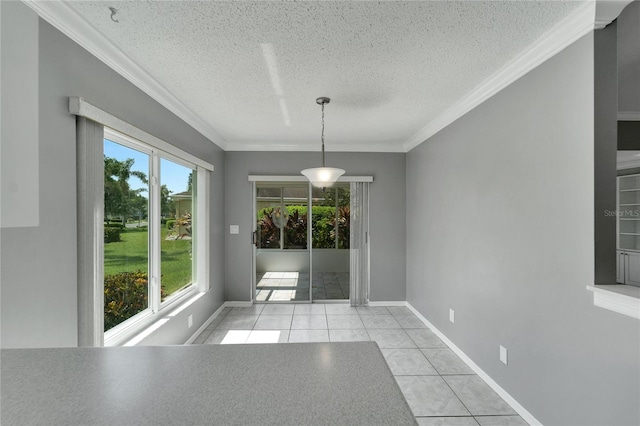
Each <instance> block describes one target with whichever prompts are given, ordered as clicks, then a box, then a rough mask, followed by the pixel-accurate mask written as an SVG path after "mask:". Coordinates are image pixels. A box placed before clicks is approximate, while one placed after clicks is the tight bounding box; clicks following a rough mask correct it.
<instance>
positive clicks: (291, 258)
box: [255, 183, 311, 302]
mask: <svg viewBox="0 0 640 426" xmlns="http://www.w3.org/2000/svg"><path fill="white" fill-rule="evenodd" d="M255 208H256V218H255V220H256V233H255V244H256V254H255V266H256V280H255V282H256V289H255V290H256V294H255V298H256V301H258V302H290V301H300V302H309V301H310V291H309V289H310V285H311V280H310V271H311V258H310V251H309V227H308V211H309V185H308V184H304V183H264V184H262V183H258V184H256V192H255Z"/></svg>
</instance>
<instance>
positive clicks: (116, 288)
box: [104, 128, 203, 340]
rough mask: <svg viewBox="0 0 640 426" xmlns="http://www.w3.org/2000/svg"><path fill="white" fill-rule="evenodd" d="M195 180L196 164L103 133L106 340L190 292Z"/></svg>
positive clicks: (196, 216) (108, 131)
mask: <svg viewBox="0 0 640 426" xmlns="http://www.w3.org/2000/svg"><path fill="white" fill-rule="evenodd" d="M200 169H201V168H200ZM202 173H203V171H202V170H201V171H200V173H199V168H198V166H197V165H195V164H192V163H190V162H188V161H186V160H183V159H181V158H178V157H175V156H173V155H171V154H169V153H167V152H164V151H162V150H159V149H157V148H154V147H152V146H150V145H147V144H144V143H142V142H140V141H138V140H135V139H133V138H130V137H128V136H125V135H123V134H121V133H118V132H116V131H113V130H111V129H107V128H105V131H104V332H105V339H106V340H108V339H109V338H110V336H113V335H116V334H118V333H122V332H123V331H124V330H126V329H128V328H129V327H131V326H132V325H133V324H135V323H137V321H138V320H140V319H142V318H145V317H148V316H151V315H153V314H154V313H157V312H160V311H161V310H162V309H163V308H164V307H166V306H168V305H170V304H171V303H172V302H173V301H175V300H178V299H180V298H181V296H183V295H186V294H190V293H191V292H192V291H195V287H196V286H195V285H194V284H195V283H196V281H197V280H196V278H197V277H198V270H199V269H198V265H197V256H196V253H197V250H198V247H202V245H200V246H199V245H198V239H199V238H201V236H200V235H198V233H197V229H198V219H199V217H200V214H201V213H199V212H198V210H199V208H198V206H199V202H200V201H199V197H198V192H199V188H200V189H202V185H200V186H199V185H198V181H199V174H202ZM201 207H202V206H201ZM200 210H202V209H200Z"/></svg>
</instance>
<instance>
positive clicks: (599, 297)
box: [587, 284, 640, 320]
mask: <svg viewBox="0 0 640 426" xmlns="http://www.w3.org/2000/svg"><path fill="white" fill-rule="evenodd" d="M587 290H589V291H592V292H593V304H594V305H595V306H599V307H601V308H604V309H608V310H610V311H613V312H617V313H619V314H622V315H626V316H629V317H632V318H635V319H638V320H640V287H634V286H630V285H622V284H615V285H613V284H612V285H588V286H587Z"/></svg>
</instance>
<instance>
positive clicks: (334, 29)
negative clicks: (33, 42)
mask: <svg viewBox="0 0 640 426" xmlns="http://www.w3.org/2000/svg"><path fill="white" fill-rule="evenodd" d="M68 4H69V5H70V6H71V7H72V8H73V9H75V10H76V11H77V12H78V13H79V14H80V15H82V16H83V18H84V19H85V20H86V21H88V22H89V23H90V24H91V25H93V26H94V27H95V28H96V29H97V30H98V31H100V32H101V33H102V34H103V35H104V36H106V37H107V38H108V39H109V40H111V42H113V43H114V44H115V45H116V46H117V47H118V48H119V49H120V50H122V51H123V52H124V53H125V54H127V55H128V56H129V57H130V58H131V59H133V60H134V61H135V62H136V63H137V64H138V65H140V66H141V67H142V68H143V69H145V70H146V71H147V72H148V73H149V74H151V75H152V76H153V77H154V78H155V79H156V80H157V81H158V82H159V83H161V84H162V85H163V86H164V87H165V88H167V89H168V90H169V91H170V92H171V93H172V94H173V95H175V96H176V97H177V98H179V99H180V100H181V101H182V102H183V103H184V104H186V105H187V106H188V107H189V108H190V109H191V110H192V111H193V112H194V113H196V114H197V115H198V116H200V117H201V118H202V119H203V120H205V121H206V122H208V123H209V124H210V125H211V126H212V127H213V128H214V129H215V130H216V131H217V132H218V133H219V134H220V135H222V137H223V138H224V139H225V140H226V142H227V143H228V144H229V146H230V148H231V149H274V148H278V147H279V148H281V149H282V148H286V147H290V148H292V149H314V148H319V139H320V138H319V136H320V107H319V106H318V105H316V103H315V99H316V97H318V96H328V97H330V98H331V99H332V101H331V103H330V104H329V105H328V106H327V107H326V143H327V150H332V149H341V146H342V147H343V148H344V147H346V146H348V145H354V144H355V145H360V146H363V145H364V146H367V147H368V148H369V149H367V150H371V151H375V150H381V151H388V150H394V149H395V150H402V144H403V143H404V142H406V141H407V140H408V139H409V138H411V137H412V136H413V135H415V134H416V133H417V132H419V131H420V130H421V129H422V128H423V127H425V126H426V125H428V124H429V123H430V122H431V121H432V120H434V119H435V118H436V117H438V116H439V115H441V114H442V113H443V112H444V111H445V110H446V109H447V108H449V107H450V106H452V105H453V104H455V103H456V101H458V100H459V99H461V98H462V97H463V96H465V95H466V94H468V93H469V92H470V91H471V90H472V89H474V88H475V87H476V86H478V85H479V84H481V83H482V82H483V81H484V80H486V79H487V78H488V77H490V76H491V75H492V74H494V73H495V72H496V71H497V70H499V69H500V68H501V67H503V66H504V65H505V64H506V63H507V62H508V61H509V60H511V59H513V58H514V57H515V56H516V55H517V54H518V53H520V52H521V51H522V50H524V49H525V48H526V47H528V46H529V45H531V44H532V43H534V42H535V41H536V39H538V38H539V37H540V36H541V35H542V34H543V33H544V32H545V31H547V30H548V29H550V28H551V27H552V26H553V25H554V24H555V23H557V22H558V21H559V20H561V19H563V18H565V17H566V16H568V15H569V14H570V13H571V12H573V11H574V10H576V9H577V8H578V7H579V6H580V5H581V2H578V1H568V2H564V1H542V2H541V1H487V2H485V1H464V2H450V1H442V2H440V1H424V2H421V1H412V2H396V1H384V2H370V1H341V2H328V1H321V2H307V1H302V2H290V1H260V2H248V1H238V2H231V1H224V2H196V1H159V2H154V1H151V2H138V1H112V2H103V1H99V2H87V1H78V2H69V3H68ZM109 6H113V7H115V8H117V9H118V13H117V15H116V19H118V20H119V22H118V23H115V22H113V21H112V20H111V19H110V14H111V13H110V11H109V9H108V8H109Z"/></svg>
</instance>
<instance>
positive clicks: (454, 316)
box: [449, 309, 456, 322]
mask: <svg viewBox="0 0 640 426" xmlns="http://www.w3.org/2000/svg"><path fill="white" fill-rule="evenodd" d="M449 321H451V322H456V313H455V312H453V309H449Z"/></svg>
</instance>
